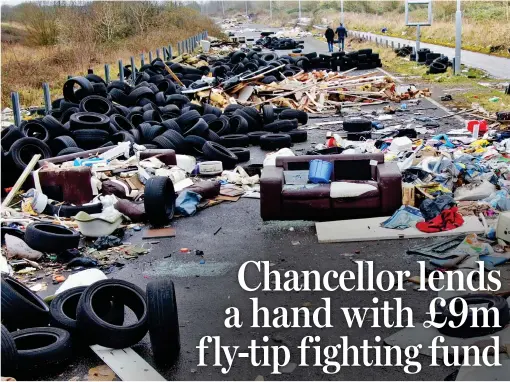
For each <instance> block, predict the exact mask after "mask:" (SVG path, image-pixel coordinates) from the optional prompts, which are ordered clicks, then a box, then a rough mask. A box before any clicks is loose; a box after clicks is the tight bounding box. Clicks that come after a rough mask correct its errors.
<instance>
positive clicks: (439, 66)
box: [429, 55, 450, 74]
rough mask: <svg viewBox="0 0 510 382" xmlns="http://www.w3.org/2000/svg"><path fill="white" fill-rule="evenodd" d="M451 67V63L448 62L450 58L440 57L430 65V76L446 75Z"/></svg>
mask: <svg viewBox="0 0 510 382" xmlns="http://www.w3.org/2000/svg"><path fill="white" fill-rule="evenodd" d="M449 65H450V62H449V61H448V57H446V56H441V55H440V56H439V57H437V58H435V59H434V60H433V61H432V62H431V63H430V66H429V73H430V74H438V73H445V72H446V69H448V66H449Z"/></svg>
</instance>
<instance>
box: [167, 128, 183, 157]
mask: <svg viewBox="0 0 510 382" xmlns="http://www.w3.org/2000/svg"><path fill="white" fill-rule="evenodd" d="M162 136H163V137H165V138H166V139H168V140H169V141H170V142H171V143H172V145H173V146H174V147H175V150H176V151H177V152H178V153H184V152H185V151H186V142H185V141H184V137H183V136H182V135H181V134H179V133H178V132H177V131H175V130H167V131H165V132H164V133H163V134H162Z"/></svg>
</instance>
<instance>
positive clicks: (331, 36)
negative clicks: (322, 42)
mask: <svg viewBox="0 0 510 382" xmlns="http://www.w3.org/2000/svg"><path fill="white" fill-rule="evenodd" d="M324 36H325V37H326V41H327V42H328V50H329V52H330V53H332V52H333V42H334V40H335V32H334V31H333V29H331V27H329V26H328V29H326V33H324Z"/></svg>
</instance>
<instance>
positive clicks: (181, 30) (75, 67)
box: [1, 7, 221, 108]
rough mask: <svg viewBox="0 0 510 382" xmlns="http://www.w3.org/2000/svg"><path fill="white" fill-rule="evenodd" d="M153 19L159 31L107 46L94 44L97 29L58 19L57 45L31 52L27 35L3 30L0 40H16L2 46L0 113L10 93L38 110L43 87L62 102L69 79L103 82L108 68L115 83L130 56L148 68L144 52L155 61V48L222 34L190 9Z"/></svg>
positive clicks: (6, 26)
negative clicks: (90, 76)
mask: <svg viewBox="0 0 510 382" xmlns="http://www.w3.org/2000/svg"><path fill="white" fill-rule="evenodd" d="M66 12H70V10H66ZM158 17H159V18H160V20H157V24H160V25H157V26H156V27H154V26H153V25H152V26H148V27H147V28H145V29H144V30H143V32H142V31H138V32H137V33H135V34H133V35H132V36H129V37H126V38H120V37H118V38H112V39H110V40H109V41H101V40H98V38H97V37H98V33H97V29H95V28H92V27H90V28H87V27H85V26H84V25H83V24H86V23H80V24H79V25H73V23H72V22H65V21H64V19H62V18H59V24H58V25H59V31H60V32H59V39H58V40H59V42H58V43H57V44H53V45H44V46H40V45H39V46H34V45H33V41H31V40H30V39H26V38H25V39H24V38H23V37H26V34H27V33H28V34H29V33H30V31H29V30H27V29H24V28H23V26H20V25H19V24H15V25H16V28H13V27H12V25H13V24H12V23H9V24H2V34H4V29H5V30H7V29H8V30H9V31H10V35H11V36H12V35H13V34H14V35H15V36H16V38H11V39H10V41H16V42H9V41H2V57H1V58H2V85H3V86H2V98H1V101H2V108H3V107H5V106H10V92H11V91H14V90H15V91H18V92H19V93H20V101H21V104H22V105H23V106H34V105H41V104H42V103H43V96H42V94H43V92H42V83H43V82H48V83H49V84H50V89H51V93H52V99H55V98H58V97H61V95H62V87H63V84H64V82H65V81H66V79H67V76H68V75H84V74H86V73H87V70H88V69H89V68H92V69H93V70H94V72H95V73H97V74H99V75H101V76H103V74H104V64H110V68H111V69H110V73H111V78H115V77H118V64H117V62H118V60H119V59H122V60H123V62H124V64H129V58H130V56H134V57H135V63H136V64H137V65H139V64H140V53H145V54H146V58H145V61H146V62H147V61H148V55H147V52H148V51H149V50H151V51H152V52H153V54H154V57H155V51H156V48H160V50H161V48H162V47H163V46H166V47H168V45H169V44H171V45H172V46H173V47H174V51H175V50H176V48H177V42H178V41H181V40H183V39H185V38H188V37H190V36H193V35H195V34H198V33H200V32H202V31H204V30H207V31H208V32H209V34H210V35H215V36H219V35H220V34H221V31H220V30H219V29H218V28H217V26H216V25H215V24H214V23H213V22H212V20H210V19H209V18H208V17H206V16H203V15H200V14H199V13H198V12H196V11H194V10H192V9H189V8H184V7H176V8H174V9H171V10H168V11H167V12H165V13H164V14H158ZM71 20H72V19H71ZM161 25H164V27H163V26H161ZM77 28H78V29H79V33H77V31H76V29H77ZM13 29H14V31H13ZM16 30H17V31H16ZM14 32H16V33H14ZM119 33H121V32H120V31H119Z"/></svg>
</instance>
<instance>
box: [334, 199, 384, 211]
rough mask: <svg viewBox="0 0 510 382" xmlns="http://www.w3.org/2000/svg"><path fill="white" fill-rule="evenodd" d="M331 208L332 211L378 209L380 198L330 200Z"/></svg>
mask: <svg viewBox="0 0 510 382" xmlns="http://www.w3.org/2000/svg"><path fill="white" fill-rule="evenodd" d="M331 207H333V209H357V210H365V209H370V208H380V207H381V198H380V197H379V196H373V197H365V198H337V199H331Z"/></svg>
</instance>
